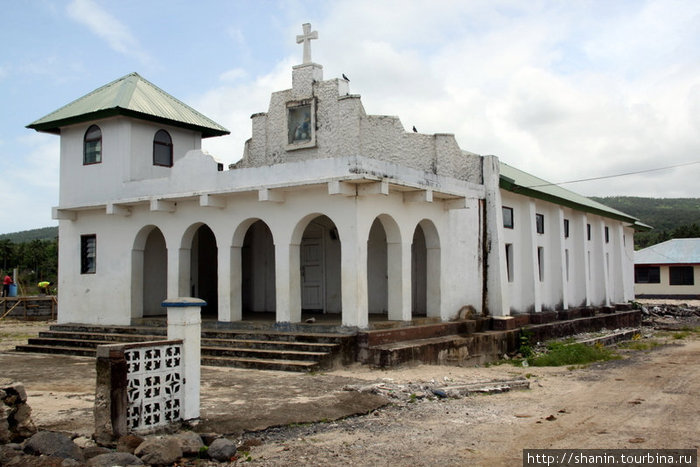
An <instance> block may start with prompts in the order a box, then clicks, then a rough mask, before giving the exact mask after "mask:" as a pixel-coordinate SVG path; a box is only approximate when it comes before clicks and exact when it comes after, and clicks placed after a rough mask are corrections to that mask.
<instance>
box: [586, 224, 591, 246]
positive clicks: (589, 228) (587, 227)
mask: <svg viewBox="0 0 700 467" xmlns="http://www.w3.org/2000/svg"><path fill="white" fill-rule="evenodd" d="M586 237H588V241H589V242H590V241H591V224H586Z"/></svg>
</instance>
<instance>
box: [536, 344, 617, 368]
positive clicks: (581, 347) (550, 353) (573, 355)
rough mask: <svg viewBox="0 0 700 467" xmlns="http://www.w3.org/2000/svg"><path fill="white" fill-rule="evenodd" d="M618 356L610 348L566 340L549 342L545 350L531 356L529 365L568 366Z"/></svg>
mask: <svg viewBox="0 0 700 467" xmlns="http://www.w3.org/2000/svg"><path fill="white" fill-rule="evenodd" d="M615 358H619V357H618V356H617V355H616V354H615V353H614V352H612V351H611V350H610V349H606V348H605V347H604V346H602V345H585V344H571V343H566V342H550V343H549V344H547V352H546V353H545V354H542V355H539V356H537V357H534V358H532V359H531V360H530V361H529V362H528V363H529V364H530V366H570V365H585V364H587V363H592V362H600V361H607V360H612V359H615Z"/></svg>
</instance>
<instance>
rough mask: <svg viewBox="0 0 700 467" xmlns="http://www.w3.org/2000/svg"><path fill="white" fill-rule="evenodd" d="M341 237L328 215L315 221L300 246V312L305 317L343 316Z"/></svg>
mask: <svg viewBox="0 0 700 467" xmlns="http://www.w3.org/2000/svg"><path fill="white" fill-rule="evenodd" d="M340 246H341V243H340V236H339V235H338V229H337V228H336V225H335V223H334V222H333V221H332V220H331V219H330V218H329V217H328V216H325V215H321V216H317V217H315V218H314V219H312V220H311V221H310V222H309V223H308V225H307V226H306V228H305V229H304V232H303V234H302V236H301V243H300V246H299V267H300V288H301V310H302V312H304V313H341V312H342V297H341V268H340V258H341V256H340Z"/></svg>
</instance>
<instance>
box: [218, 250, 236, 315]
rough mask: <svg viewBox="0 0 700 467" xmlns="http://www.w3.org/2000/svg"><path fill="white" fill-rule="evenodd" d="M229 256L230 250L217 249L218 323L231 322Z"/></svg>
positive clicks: (231, 298)
mask: <svg viewBox="0 0 700 467" xmlns="http://www.w3.org/2000/svg"><path fill="white" fill-rule="evenodd" d="M231 254H232V248H226V247H222V248H218V249H217V256H218V257H217V264H218V272H217V277H218V287H217V291H218V298H219V310H218V319H219V321H231V303H232V301H233V297H232V294H231V283H232V282H233V280H234V277H233V275H232V274H231V272H232V271H231Z"/></svg>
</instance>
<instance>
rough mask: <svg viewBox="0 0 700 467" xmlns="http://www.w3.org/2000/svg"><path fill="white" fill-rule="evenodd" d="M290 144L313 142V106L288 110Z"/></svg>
mask: <svg viewBox="0 0 700 467" xmlns="http://www.w3.org/2000/svg"><path fill="white" fill-rule="evenodd" d="M287 124H288V132H289V139H288V140H289V144H293V143H304V142H308V141H311V132H312V130H313V129H312V128H311V106H310V105H304V106H299V107H293V108H290V109H288V116H287Z"/></svg>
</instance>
